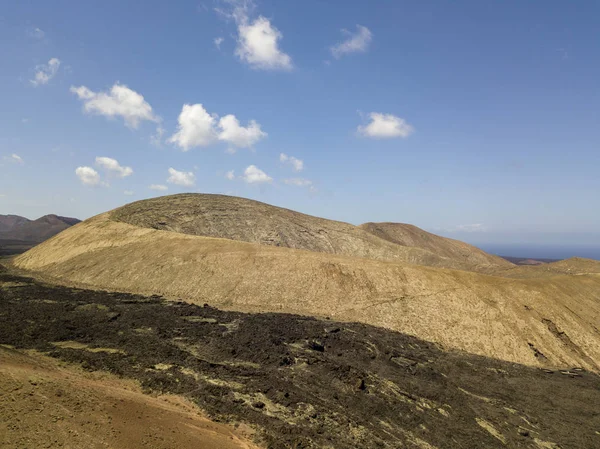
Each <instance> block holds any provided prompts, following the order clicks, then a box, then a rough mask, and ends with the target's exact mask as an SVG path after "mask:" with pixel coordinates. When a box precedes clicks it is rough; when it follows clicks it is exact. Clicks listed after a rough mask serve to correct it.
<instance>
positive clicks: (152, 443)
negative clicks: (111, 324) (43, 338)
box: [0, 347, 257, 449]
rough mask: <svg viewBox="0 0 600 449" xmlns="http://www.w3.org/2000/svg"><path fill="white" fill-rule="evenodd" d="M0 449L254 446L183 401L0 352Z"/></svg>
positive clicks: (42, 359) (46, 361)
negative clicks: (147, 393)
mask: <svg viewBox="0 0 600 449" xmlns="http://www.w3.org/2000/svg"><path fill="white" fill-rule="evenodd" d="M0 447H2V448H59V447H60V448H73V449H75V448H77V449H79V448H89V449H92V448H123V449H125V448H127V449H130V448H192V447H193V448H199V449H200V448H203V449H217V448H218V449H242V448H244V449H253V448H257V446H255V445H253V444H251V443H250V442H248V439H247V438H245V437H244V436H243V435H242V434H241V432H240V431H235V430H233V429H232V428H230V427H228V426H225V425H222V424H218V423H215V422H212V421H210V420H209V419H207V418H205V417H204V416H202V414H201V412H200V410H199V409H198V408H197V407H195V406H194V405H192V404H191V403H189V402H188V401H186V400H184V399H182V398H179V397H176V396H170V395H163V396H156V397H153V396H149V395H145V394H143V393H142V392H141V390H140V388H139V387H138V386H137V385H136V384H135V383H134V382H131V381H125V380H121V379H118V378H116V377H115V376H112V375H110V374H106V373H102V374H100V373H88V372H85V371H83V370H81V369H80V368H76V367H74V366H70V365H67V364H65V363H61V362H58V361H56V360H55V359H51V358H49V357H46V356H43V355H40V354H37V353H34V352H31V351H28V352H22V351H16V350H12V349H10V348H7V347H0Z"/></svg>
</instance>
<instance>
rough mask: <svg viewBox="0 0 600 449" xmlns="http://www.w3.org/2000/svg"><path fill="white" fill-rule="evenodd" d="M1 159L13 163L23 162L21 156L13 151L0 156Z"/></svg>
mask: <svg viewBox="0 0 600 449" xmlns="http://www.w3.org/2000/svg"><path fill="white" fill-rule="evenodd" d="M2 160H4V161H6V162H12V163H14V164H24V163H25V161H24V160H23V158H22V157H21V156H19V155H18V154H15V153H13V154H11V155H10V156H4V157H3V158H2Z"/></svg>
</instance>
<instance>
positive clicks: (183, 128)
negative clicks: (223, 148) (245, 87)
mask: <svg viewBox="0 0 600 449" xmlns="http://www.w3.org/2000/svg"><path fill="white" fill-rule="evenodd" d="M218 118H219V116H218V115H217V114H210V113H209V112H208V111H207V110H206V109H204V106H203V105H202V104H184V105H183V108H182V109H181V113H180V114H179V118H178V122H179V124H178V126H177V132H176V133H175V134H173V135H172V136H171V137H170V138H169V140H168V142H169V143H173V144H175V145H177V146H179V147H180V148H181V149H182V150H183V151H188V150H190V149H191V148H194V147H207V146H209V145H211V144H213V143H215V142H217V141H221V142H226V143H228V144H230V145H232V146H235V147H238V148H249V147H251V146H253V145H254V144H255V143H257V142H258V141H260V140H261V139H264V138H265V137H267V133H266V132H264V131H263V130H262V129H261V127H260V124H259V123H257V122H256V121H255V120H250V122H249V123H248V126H247V127H243V126H240V122H239V120H238V119H237V118H236V116H235V115H233V114H228V115H226V116H224V117H221V119H219V120H218V122H217V119H218Z"/></svg>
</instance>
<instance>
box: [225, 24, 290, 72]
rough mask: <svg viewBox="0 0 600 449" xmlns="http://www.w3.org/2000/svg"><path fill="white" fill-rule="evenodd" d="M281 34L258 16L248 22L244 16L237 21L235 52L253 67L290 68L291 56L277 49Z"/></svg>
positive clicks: (267, 68)
mask: <svg viewBox="0 0 600 449" xmlns="http://www.w3.org/2000/svg"><path fill="white" fill-rule="evenodd" d="M282 38H283V34H281V32H280V31H279V30H278V29H277V28H275V27H274V26H273V25H271V22H270V21H269V20H268V19H266V18H264V17H262V16H260V17H259V18H257V19H256V20H254V22H252V23H249V22H248V18H247V17H245V18H244V19H243V20H242V21H241V22H240V23H238V44H237V48H236V49H235V54H236V56H237V57H238V58H240V60H241V61H243V62H245V63H247V64H248V65H250V67H252V68H253V69H259V70H291V69H292V68H293V65H292V58H291V57H290V56H289V55H288V54H286V53H284V52H283V51H281V50H280V49H279V40H280V39H282Z"/></svg>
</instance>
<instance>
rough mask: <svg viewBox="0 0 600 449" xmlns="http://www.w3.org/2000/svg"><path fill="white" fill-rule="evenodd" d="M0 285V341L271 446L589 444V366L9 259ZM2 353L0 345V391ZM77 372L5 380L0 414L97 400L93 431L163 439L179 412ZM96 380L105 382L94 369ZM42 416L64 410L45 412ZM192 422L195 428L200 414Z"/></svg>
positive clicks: (80, 417)
mask: <svg viewBox="0 0 600 449" xmlns="http://www.w3.org/2000/svg"><path fill="white" fill-rule="evenodd" d="M0 285H1V286H2V288H0V305H1V308H0V310H1V311H2V313H0V344H10V345H14V346H16V347H18V348H23V349H30V348H34V349H36V350H38V351H44V352H47V353H48V354H49V355H51V356H53V357H56V358H59V359H61V360H64V361H67V362H69V363H76V364H80V365H81V366H82V368H84V369H86V370H90V371H91V370H94V371H99V370H102V371H108V372H111V373H115V374H118V375H119V376H122V377H123V378H130V379H136V380H139V382H140V383H141V385H142V387H143V388H144V391H146V392H148V391H151V392H154V393H156V392H162V393H173V394H178V395H182V396H184V397H186V398H188V399H189V400H191V401H193V402H194V403H196V404H198V405H199V406H200V407H201V408H202V409H203V410H205V411H206V412H207V413H208V415H209V416H210V417H212V418H214V419H215V420H219V421H220V422H223V421H225V422H235V423H238V422H242V423H246V424H248V425H250V427H251V428H252V429H255V430H256V434H255V437H256V439H257V441H260V442H261V443H264V446H266V447H268V448H270V449H290V448H304V449H309V448H310V449H358V448H360V449H397V448H406V449H435V448H439V449H471V448H472V449H481V448H486V449H492V448H505V447H508V448H523V449H525V448H527V449H532V448H537V449H552V448H554V449H556V448H564V449H567V448H569V449H577V448H581V449H590V448H595V447H600V446H599V444H600V433H599V432H598V429H600V414H599V413H598V406H597V405H598V404H599V403H600V377H599V376H598V375H597V374H594V373H590V372H585V371H581V370H575V369H573V370H541V369H536V368H529V367H524V366H523V365H518V364H513V363H507V362H501V361H498V360H494V359H490V358H486V357H479V356H474V355H470V354H465V353H463V352H457V351H451V352H447V351H442V350H440V348H439V347H438V346H437V345H435V344H432V343H429V342H425V341H423V340H420V339H418V338H415V337H410V336H407V335H405V334H401V333H398V332H392V331H389V330H386V329H382V328H377V327H373V326H368V325H364V324H360V323H340V322H335V321H332V320H319V319H315V318H307V317H302V316H298V315H290V314H274V313H271V314H245V313H239V312H227V311H222V310H219V309H216V308H214V307H207V306H196V305H192V304H187V303H185V302H170V301H165V300H164V299H162V298H160V297H156V296H153V297H143V296H139V295H129V294H124V293H115V292H105V291H95V290H83V289H72V288H65V287H59V286H55V285H48V284H41V283H39V282H36V281H34V280H32V279H31V278H27V277H23V276H14V275H11V274H10V273H3V274H0ZM24 323H26V325H24ZM3 366H4V363H3V360H2V359H1V358H0V391H3V388H2V385H3V379H5V378H6V377H5V376H2V372H1V369H2V368H1V367H3ZM11 372H12V370H9V373H11ZM87 379H89V378H84V379H83V382H81V383H79V382H78V383H73V384H71V385H69V386H70V387H71V388H63V391H65V393H64V394H62V395H60V396H59V395H56V394H55V391H56V389H55V387H54V385H53V383H52V382H50V381H46V380H45V379H39V377H34V378H33V379H32V380H33V381H34V382H35V385H32V384H31V383H27V382H22V383H24V384H25V386H24V388H22V389H20V390H15V389H14V387H13V385H11V384H10V383H9V385H8V388H7V390H8V392H9V394H8V397H10V395H15V399H18V400H17V401H15V402H11V401H10V400H3V401H1V402H0V413H1V410H2V407H3V406H4V407H6V408H7V409H8V410H12V409H13V407H15V408H16V410H17V411H23V412H27V413H23V414H22V415H18V417H19V418H21V420H20V421H18V422H15V421H16V420H15V419H14V415H13V416H11V415H10V414H9V416H11V418H13V419H11V421H10V424H9V425H18V426H19V429H20V430H21V431H23V430H25V429H27V428H29V429H32V430H33V431H34V430H35V429H37V427H35V425H36V424H39V425H40V426H42V427H43V428H44V429H47V428H49V426H56V429H57V430H58V431H60V430H62V429H64V426H67V428H68V429H73V430H77V431H78V432H81V431H82V430H83V431H84V432H85V430H86V429H90V428H91V429H95V428H96V425H97V424H99V423H100V424H103V423H105V422H106V418H105V417H104V415H103V413H104V408H103V407H104V405H105V404H107V405H108V406H109V410H108V411H107V414H108V416H109V417H113V419H112V420H108V422H107V423H106V426H107V427H108V428H100V429H99V434H100V435H105V434H104V433H102V431H103V430H106V431H108V430H111V426H112V429H115V430H121V427H119V426H120V425H123V427H125V426H127V427H126V428H130V429H131V430H130V432H129V433H131V434H132V435H136V436H139V435H143V436H144V437H145V440H141V441H151V442H152V443H155V442H157V444H155V445H152V446H151V447H161V446H160V444H159V443H160V440H156V439H151V438H150V437H151V436H153V435H155V436H156V437H159V436H162V437H165V438H166V439H165V441H164V445H167V444H168V442H170V441H171V440H170V439H169V438H168V436H169V433H168V429H169V427H168V426H169V425H171V424H173V425H175V426H176V425H177V424H178V422H180V419H179V418H177V416H175V418H174V419H173V420H171V419H170V418H169V419H167V422H166V423H164V422H161V420H160V419H159V418H163V417H164V416H165V415H164V412H163V411H162V409H163V408H164V407H162V406H161V405H160V404H158V407H154V405H153V404H154V403H153V402H152V398H149V399H148V401H144V398H138V399H139V400H140V401H141V402H142V405H144V408H145V411H144V412H143V413H142V412H141V411H138V410H139V408H137V407H136V408H134V407H129V406H124V404H123V402H117V401H116V400H113V397H114V396H113V394H112V390H108V395H107V396H108V397H102V396H101V397H100V399H99V400H96V398H95V397H94V396H92V398H91V399H92V400H88V399H87V397H88V395H87V392H88V391H89V390H90V389H89V385H90V384H89V382H88V381H87ZM100 380H103V382H102V384H103V385H101V386H100V392H101V393H104V392H105V391H106V390H107V388H106V382H104V380H105V379H102V378H101V379H100ZM80 386H83V388H80ZM73 387H74V388H73ZM82 390H83V392H84V393H86V395H85V396H84V395H82V394H81V392H82ZM30 393H33V394H34V395H35V396H34V397H33V399H34V404H31V400H32V398H31V396H29V394H30ZM42 394H45V397H43V396H41V395H42ZM38 398H39V401H38ZM69 398H71V399H70V400H69ZM136 398H137V396H136ZM136 400H137V399H136ZM75 401H77V402H80V407H81V411H82V413H80V414H77V417H76V418H75V419H72V418H71V417H70V416H69V415H68V414H67V413H65V410H63V409H62V408H61V407H62V406H66V407H67V410H66V411H67V412H68V411H71V410H73V407H74V406H76V403H74V402H75ZM147 402H150V405H151V406H152V407H148V405H147ZM40 403H41V404H42V406H43V408H44V410H42V411H40V408H41V407H40V405H39V404H40ZM115 403H116V404H117V408H111V407H112V406H113V405H114V404H115ZM25 404H27V405H26V406H24V405H25ZM99 405H100V407H99ZM134 405H135V404H134ZM32 409H33V410H36V412H35V413H29V412H30V410H32ZM156 409H158V410H157V411H158V412H159V413H155V410H156ZM77 410H79V409H77ZM83 412H88V413H89V414H90V415H91V416H90V415H87V414H85V413H83ZM119 412H120V414H119ZM65 415H66V416H65ZM123 415H125V416H124V419H125V422H121V420H122V419H123V417H122V416H123ZM140 415H141V418H142V419H141V420H140V418H139V416H140ZM55 416H58V417H59V418H63V417H64V418H65V421H66V422H65V421H63V420H62V419H60V420H59V421H58V422H57V423H56V424H54V423H52V420H53V419H54V418H53V417H55ZM3 417H4V416H2V418H3ZM89 420H91V421H92V422H91V423H89V422H88V421H89ZM82 421H83V422H82ZM2 422H3V420H2V419H0V423H2ZM184 422H185V423H188V422H190V421H188V420H187V418H186V419H185V421H184ZM192 422H194V423H195V425H197V427H199V428H200V431H199V433H200V435H202V436H204V433H202V429H205V427H203V425H202V423H200V424H196V423H197V420H196V419H194V421H192ZM13 423H14V424H13ZM86 423H87V426H86ZM138 423H140V424H142V426H139V425H138ZM132 424H133V425H132ZM27 425H29V427H27ZM147 425H150V427H147ZM161 425H162V429H164V430H166V431H167V432H166V435H165V432H163V431H162V430H161ZM1 426H2V425H1V424H0V429H1V428H2V427H1ZM69 426H71V427H69ZM221 428H222V427H221ZM174 430H178V433H179V435H177V434H173V436H176V437H180V436H188V435H189V433H187V432H185V429H181V426H179V427H175V429H174ZM194 430H195V429H194ZM33 431H32V432H30V433H29V434H32V433H33ZM0 433H1V430H0ZM124 434H125V432H122V434H118V435H119V436H120V437H125V436H126V435H124ZM215 436H217V437H218V436H220V434H217V435H215ZM13 441H14V440H13ZM74 442H76V443H80V440H74ZM232 443H233V442H232ZM9 447H11V448H12V447H13V446H9ZM29 447H39V446H38V445H33V446H32V445H30V446H29ZM42 447H43V446H42ZM77 447H78V448H79V447H81V448H84V447H88V446H86V445H85V444H77ZM111 447H115V446H114V445H111ZM129 447H132V448H137V447H141V445H140V444H131V445H130V446H129ZM170 447H174V448H175V447H177V448H179V447H181V448H188V447H202V446H200V445H192V444H187V445H186V444H181V443H180V444H174V445H172V446H170ZM219 447H221V446H219ZM223 447H225V448H227V447H230V446H225V445H224V446H223Z"/></svg>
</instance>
